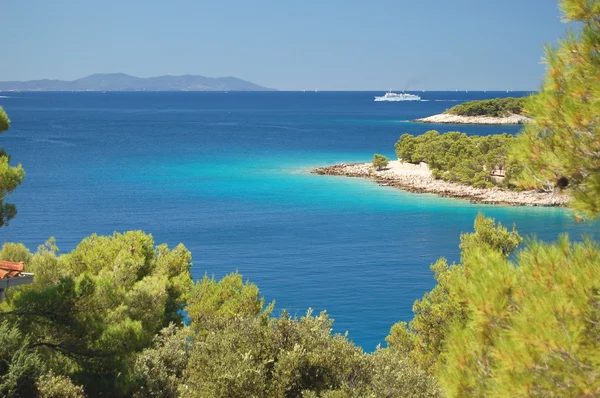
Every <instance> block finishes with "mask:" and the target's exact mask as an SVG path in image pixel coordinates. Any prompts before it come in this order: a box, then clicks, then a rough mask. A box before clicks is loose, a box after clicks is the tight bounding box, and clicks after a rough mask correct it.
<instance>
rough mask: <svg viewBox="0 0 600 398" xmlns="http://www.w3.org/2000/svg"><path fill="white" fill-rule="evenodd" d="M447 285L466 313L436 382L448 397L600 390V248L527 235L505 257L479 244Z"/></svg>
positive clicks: (578, 393)
mask: <svg viewBox="0 0 600 398" xmlns="http://www.w3.org/2000/svg"><path fill="white" fill-rule="evenodd" d="M463 261H464V264H465V267H468V268H469V269H470V270H471V272H470V276H469V277H468V278H464V279H463V280H462V282H461V283H457V284H455V285H454V286H453V287H452V294H454V295H457V296H459V297H462V299H463V300H464V302H465V304H466V311H467V314H468V320H467V322H466V323H463V324H454V325H453V326H452V328H451V330H450V333H449V335H448V337H447V346H446V348H445V353H444V356H445V364H444V366H443V367H442V368H441V369H440V371H439V377H440V382H441V383H442V384H443V385H444V387H445V389H446V391H447V392H448V395H449V396H498V397H500V396H511V397H517V396H543V397H584V396H589V397H591V396H598V394H600V328H599V327H598V321H599V320H600V296H599V294H598V292H600V281H599V280H598V278H596V277H595V275H596V273H597V268H598V264H600V249H599V248H598V246H597V245H596V244H594V243H592V242H590V241H586V242H583V243H571V242H569V240H568V238H567V237H566V236H562V237H561V238H560V240H559V241H558V243H556V244H544V243H540V242H537V241H532V242H529V244H528V247H527V248H526V249H525V250H523V251H522V252H521V253H519V255H518V256H517V262H516V263H512V262H511V261H509V260H507V259H506V258H505V257H504V256H502V255H500V253H498V252H493V251H490V250H489V249H488V248H485V247H482V248H480V249H478V250H474V251H472V252H471V253H470V254H469V255H467V256H466V257H465V259H464V260H463Z"/></svg>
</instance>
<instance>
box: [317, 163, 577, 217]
mask: <svg viewBox="0 0 600 398" xmlns="http://www.w3.org/2000/svg"><path fill="white" fill-rule="evenodd" d="M312 173H314V174H321V175H330V176H345V177H359V178H367V179H371V180H373V181H375V182H377V183H378V184H379V185H381V186H386V187H387V186H389V187H394V188H399V189H402V190H405V191H408V192H415V193H432V194H436V195H439V196H442V197H449V198H457V199H465V200H469V201H470V202H471V203H482V204H495V205H510V206H547V207H548V206H566V205H567V204H568V203H569V201H570V199H571V198H570V196H569V195H567V194H565V193H553V192H539V191H513V190H509V189H505V188H500V187H492V188H475V187H473V186H469V185H465V184H459V183H455V182H449V181H443V180H441V179H435V178H434V177H433V176H432V172H431V170H430V169H429V166H428V165H427V164H426V163H423V162H422V163H420V164H412V163H407V162H402V161H400V160H392V161H390V162H389V164H388V166H387V167H386V168H382V169H380V170H377V169H374V168H373V165H372V164H371V163H356V164H344V163H341V164H337V165H333V166H325V167H317V168H315V169H313V170H312ZM500 178H501V177H500Z"/></svg>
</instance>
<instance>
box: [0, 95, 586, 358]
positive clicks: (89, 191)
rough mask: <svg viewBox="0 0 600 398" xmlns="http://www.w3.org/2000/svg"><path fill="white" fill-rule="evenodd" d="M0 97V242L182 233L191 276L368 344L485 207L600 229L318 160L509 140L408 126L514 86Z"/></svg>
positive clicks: (537, 233)
mask: <svg viewBox="0 0 600 398" xmlns="http://www.w3.org/2000/svg"><path fill="white" fill-rule="evenodd" d="M415 94H418V95H420V96H421V98H422V101H403V102H374V101H373V99H374V96H375V95H383V93H382V92H321V91H319V92H312V91H311V92H308V91H307V92H107V93H103V92H60V93H59V92H56V93H52V92H19V93H16V92H9V93H7V92H4V93H0V106H2V107H3V108H4V109H5V111H6V112H7V113H8V115H9V117H10V119H11V121H12V124H11V128H10V130H8V131H7V132H5V133H4V134H2V135H0V147H1V148H4V149H5V150H6V151H7V152H8V153H9V154H10V155H11V157H12V158H11V163H12V164H13V165H16V164H17V163H21V164H22V165H23V167H24V168H25V170H26V177H25V180H24V181H23V183H22V184H21V186H19V187H18V188H17V190H16V191H14V193H12V194H11V195H9V196H8V197H7V198H6V200H8V201H9V202H12V203H15V204H16V205H17V208H18V215H17V217H16V218H14V219H13V220H12V221H11V222H10V224H9V226H7V227H3V228H1V229H0V242H8V241H12V242H23V243H24V244H25V245H26V246H27V247H28V248H30V249H31V250H32V251H34V250H36V248H37V246H38V245H40V244H43V243H44V242H45V241H46V240H47V239H48V238H49V237H51V236H53V237H55V238H56V241H57V244H58V246H59V248H60V252H61V253H67V252H69V251H71V250H72V249H73V248H75V247H76V245H77V243H78V242H79V241H81V240H82V239H83V238H85V237H86V236H89V235H91V234H93V233H97V234H100V235H110V234H112V233H113V232H115V231H118V232H123V231H127V230H143V231H145V232H147V233H150V234H152V235H153V237H154V240H155V242H156V243H157V244H159V243H167V244H168V245H169V246H170V247H173V246H175V245H177V244H178V243H180V242H181V243H183V244H184V245H185V246H186V247H187V248H188V249H189V250H190V251H191V252H192V255H193V267H192V275H193V277H194V279H196V280H197V279H201V278H202V277H203V276H204V275H209V276H214V277H215V278H221V277H223V276H224V275H226V274H228V273H231V272H235V271H236V270H237V271H239V272H240V273H241V274H242V275H243V276H244V278H245V279H248V280H250V281H251V282H253V283H255V284H257V285H258V287H259V288H260V291H261V294H262V295H263V296H264V298H265V300H266V302H271V301H273V300H274V301H275V302H276V309H277V311H279V310H282V309H287V310H288V311H289V312H291V313H292V314H296V315H297V316H303V315H304V314H306V312H307V310H308V309H309V308H311V309H313V311H314V312H315V313H318V312H321V311H325V310H326V311H327V313H328V314H329V315H330V316H331V317H332V318H333V319H334V320H335V323H334V332H336V333H346V332H347V333H348V338H349V339H351V340H352V341H353V342H355V343H356V344H357V345H360V346H361V347H363V349H365V350H366V351H372V350H374V349H375V348H376V347H377V345H379V344H381V345H382V346H385V337H386V335H387V334H388V332H389V329H390V327H391V326H392V325H393V324H394V323H395V322H398V321H409V320H410V319H411V318H412V305H413V303H414V301H415V300H416V299H418V298H420V297H421V296H422V295H423V293H425V292H427V291H428V290H430V289H431V288H432V287H433V286H434V285H435V280H434V278H433V274H432V272H431V271H430V269H429V266H430V265H431V264H432V263H433V262H435V261H436V260H437V259H438V258H440V257H445V258H447V259H448V260H449V261H450V262H452V261H459V260H460V252H459V248H458V245H459V242H460V234H461V233H465V232H470V231H472V230H473V221H474V219H475V217H476V216H477V214H478V213H479V212H483V213H484V214H485V215H486V216H490V217H494V218H495V219H496V220H497V221H500V222H502V224H504V225H507V226H509V227H512V225H513V224H514V225H516V227H517V229H518V230H519V232H520V233H521V234H522V235H524V236H527V237H537V238H539V239H543V240H546V241H554V240H556V239H557V237H558V235H559V234H560V233H568V234H569V235H570V236H571V237H572V238H574V239H582V236H583V235H586V234H587V235H590V236H592V237H595V238H598V233H597V231H598V224H597V223H590V222H586V223H577V222H575V220H574V217H573V214H572V213H571V212H570V211H569V210H566V209H562V208H538V207H508V206H492V205H480V204H471V203H469V202H467V201H462V200H457V199H449V198H441V197H438V196H435V195H432V194H413V193H407V192H404V191H401V190H398V189H395V188H391V187H381V186H378V185H377V184H376V183H374V182H372V181H367V180H362V179H356V178H346V177H332V176H319V175H314V174H311V173H310V171H311V168H313V167H316V166H324V165H331V164H336V163H341V162H345V163H353V162H367V161H370V160H371V159H372V157H373V154H374V153H381V154H384V155H386V156H388V157H389V158H395V155H394V143H395V142H396V141H397V140H398V138H399V137H400V135H402V134H403V133H410V134H422V133H424V132H426V131H428V130H432V129H435V130H438V131H440V132H446V131H461V132H465V133H466V134H469V135H489V134H500V133H504V132H507V133H511V134H516V133H518V132H519V129H520V127H519V126H464V125H431V124H420V123H412V122H410V120H412V119H415V118H419V117H425V116H430V115H433V114H437V113H440V112H442V111H444V110H446V109H448V108H450V107H452V106H454V105H456V104H458V103H460V102H464V101H468V100H476V99H485V98H494V97H505V96H521V95H525V94H527V93H524V92H511V93H508V92H464V91H462V92H455V91H452V92H437V91H426V92H418V93H415Z"/></svg>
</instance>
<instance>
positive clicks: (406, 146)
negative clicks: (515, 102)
mask: <svg viewBox="0 0 600 398" xmlns="http://www.w3.org/2000/svg"><path fill="white" fill-rule="evenodd" d="M512 142H513V137H512V136H511V135H509V134H501V135H489V136H467V135H466V134H464V133H459V132H449V133H445V134H440V133H438V132H437V131H435V130H430V131H428V132H426V133H425V134H422V135H420V136H417V137H414V136H412V135H410V134H403V135H402V136H401V137H400V139H399V140H398V142H396V145H395V146H396V155H398V158H399V159H402V160H403V161H405V162H412V163H419V162H425V163H427V164H428V165H429V168H430V169H431V171H432V175H433V176H434V177H435V178H441V179H444V180H446V181H453V182H459V183H463V184H468V185H473V186H474V187H483V188H485V187H491V186H493V185H494V180H493V179H492V178H491V176H490V172H491V171H492V170H495V169H502V170H506V171H509V170H512V169H510V168H508V167H507V166H508V164H507V151H508V149H509V148H510V146H511V144H512ZM509 179H510V173H507V175H506V177H505V180H506V181H508V180H509Z"/></svg>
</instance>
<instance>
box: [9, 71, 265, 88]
mask: <svg viewBox="0 0 600 398" xmlns="http://www.w3.org/2000/svg"><path fill="white" fill-rule="evenodd" d="M0 91H273V89H270V88H267V87H263V86H259V85H258V84H254V83H251V82H248V81H245V80H242V79H238V78H237V77H205V76H198V75H181V76H171V75H165V76H156V77H148V78H143V77H136V76H131V75H127V74H125V73H95V74H93V75H90V76H86V77H82V78H80V79H76V80H70V81H67V80H50V79H42V80H29V81H8V82H0Z"/></svg>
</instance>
